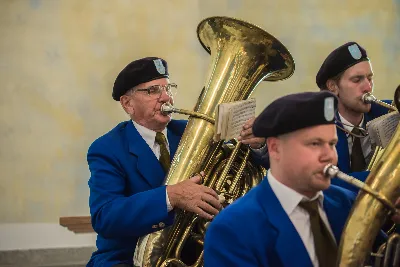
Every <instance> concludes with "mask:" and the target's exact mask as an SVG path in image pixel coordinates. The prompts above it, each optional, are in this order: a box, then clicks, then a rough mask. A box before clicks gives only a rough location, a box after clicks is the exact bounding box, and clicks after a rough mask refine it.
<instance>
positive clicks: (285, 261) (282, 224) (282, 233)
mask: <svg viewBox="0 0 400 267" xmlns="http://www.w3.org/2000/svg"><path fill="white" fill-rule="evenodd" d="M261 187H262V190H260V191H259V196H258V198H259V200H260V203H261V206H262V208H263V210H264V212H265V213H266V215H267V216H268V218H269V221H270V222H271V224H272V226H273V227H274V228H275V229H276V230H277V232H278V236H277V238H276V245H275V250H276V252H277V254H278V256H279V258H280V261H281V262H282V265H283V266H312V263H311V260H310V257H309V255H308V252H307V250H306V248H305V247H304V244H303V241H302V240H301V238H300V235H299V234H298V232H297V230H296V228H295V227H294V225H293V224H292V222H291V221H290V219H289V216H288V215H287V214H286V212H285V210H284V209H283V208H282V206H281V204H280V202H279V200H278V198H277V197H276V195H275V193H274V192H273V191H272V189H271V186H270V184H269V182H268V179H267V177H265V178H264V180H263V181H262V183H261Z"/></svg>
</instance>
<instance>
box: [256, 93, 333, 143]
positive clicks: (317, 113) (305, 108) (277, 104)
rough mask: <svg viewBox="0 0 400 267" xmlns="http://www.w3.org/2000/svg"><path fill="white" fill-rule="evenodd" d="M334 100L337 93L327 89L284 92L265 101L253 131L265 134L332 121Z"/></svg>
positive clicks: (291, 130) (294, 129)
mask: <svg viewBox="0 0 400 267" xmlns="http://www.w3.org/2000/svg"><path fill="white" fill-rule="evenodd" d="M337 104H338V99H337V97H336V96H335V95H334V94H333V93H331V92H329V91H320V92H305V93H296V94H290V95H286V96H283V97H281V98H278V99H276V100H275V101H273V102H272V103H271V104H270V105H268V106H267V107H266V108H265V109H264V110H263V111H262V112H261V114H260V115H259V116H258V117H257V118H256V120H255V121H254V124H253V133H254V135H255V136H258V137H265V138H268V137H273V136H279V135H282V134H286V133H290V132H294V131H296V130H300V129H302V128H306V127H311V126H316V125H321V124H334V123H335V111H336V108H337Z"/></svg>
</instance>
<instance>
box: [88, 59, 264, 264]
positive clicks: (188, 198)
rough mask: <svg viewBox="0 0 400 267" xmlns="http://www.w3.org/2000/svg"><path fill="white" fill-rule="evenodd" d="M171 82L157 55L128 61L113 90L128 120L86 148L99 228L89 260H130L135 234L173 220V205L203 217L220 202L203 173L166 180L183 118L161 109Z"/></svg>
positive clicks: (170, 97) (170, 98) (170, 99)
mask: <svg viewBox="0 0 400 267" xmlns="http://www.w3.org/2000/svg"><path fill="white" fill-rule="evenodd" d="M176 87H177V86H176V85H175V84H173V83H171V82H170V80H169V73H168V65H167V62H166V61H165V60H163V59H161V58H157V57H147V58H142V59H139V60H135V61H133V62H131V63H130V64H128V65H127V66H126V67H125V68H124V69H123V70H122V71H121V72H120V73H119V75H118V76H117V78H116V80H115V83H114V88H113V93H112V97H113V99H114V100H116V101H119V102H120V103H121V106H122V108H123V109H124V110H125V112H126V113H127V114H128V115H129V116H130V118H131V119H130V120H128V121H124V122H121V123H120V124H118V125H117V126H116V127H115V128H114V129H112V130H111V131H109V132H108V133H106V134H105V135H103V136H101V137H99V138H98V139H97V140H95V141H94V142H93V143H92V144H91V146H90V148H89V150H88V155H87V161H88V165H89V169H90V172H91V177H90V179H89V188H90V198H89V206H90V213H91V218H92V225H93V229H94V230H95V231H96V233H97V234H98V236H97V248H98V250H97V251H95V252H94V253H93V255H92V257H91V259H90V261H89V263H88V266H104V267H108V266H132V264H133V262H132V260H133V255H134V251H135V247H136V243H137V240H138V238H139V237H141V236H144V235H146V234H149V233H152V232H155V231H158V230H161V229H163V228H164V227H166V226H169V225H171V224H172V223H173V221H174V217H175V213H174V208H179V209H183V210H187V211H190V212H194V213H197V214H199V215H200V216H201V217H204V218H206V219H212V218H213V216H215V215H216V214H217V213H218V212H219V210H220V209H221V204H220V202H219V200H218V195H217V194H216V193H215V191H214V190H212V189H210V188H208V187H205V186H203V185H202V184H201V177H200V176H195V177H192V178H190V179H188V180H185V181H183V182H181V183H178V184H175V185H169V186H165V185H163V181H164V178H165V175H166V173H167V172H168V169H169V165H170V163H171V161H172V159H173V157H174V154H175V152H176V149H177V147H178V144H179V141H180V139H181V137H182V135H183V132H184V130H185V127H186V123H187V121H184V120H173V119H171V115H164V114H163V113H161V112H160V108H161V105H162V104H164V103H166V102H169V103H171V104H173V91H174V90H175V89H177V88H176ZM245 139H247V138H245ZM256 141H257V139H256ZM250 145H252V146H258V144H257V143H256V142H255V141H250Z"/></svg>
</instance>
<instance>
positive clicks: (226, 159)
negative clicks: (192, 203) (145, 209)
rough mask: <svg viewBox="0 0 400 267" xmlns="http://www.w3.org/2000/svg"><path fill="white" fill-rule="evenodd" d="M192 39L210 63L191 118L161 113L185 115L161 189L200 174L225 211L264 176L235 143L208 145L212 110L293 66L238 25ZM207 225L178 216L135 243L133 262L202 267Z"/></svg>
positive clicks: (220, 20)
mask: <svg viewBox="0 0 400 267" xmlns="http://www.w3.org/2000/svg"><path fill="white" fill-rule="evenodd" d="M197 35H198V38H199V41H200V43H201V45H202V46H203V47H204V49H205V50H206V51H207V52H208V53H210V54H211V63H210V66H209V71H208V76H207V79H206V82H205V84H204V87H203V90H202V92H201V94H200V96H199V98H198V101H197V104H196V106H195V108H194V111H193V112H189V111H185V110H180V109H175V108H173V107H171V106H169V107H165V110H164V112H179V113H183V114H187V115H189V120H188V124H187V127H186V129H185V132H184V134H183V136H182V139H181V141H180V143H179V146H178V149H177V151H176V153H175V156H174V159H173V161H172V164H171V168H170V170H169V172H168V174H167V177H166V180H165V184H166V185H172V184H177V183H179V182H181V181H184V180H186V179H188V178H189V177H191V176H192V175H193V174H195V173H199V172H200V171H202V170H204V172H205V177H204V183H203V184H204V185H206V186H208V187H210V188H213V189H214V190H215V191H216V192H217V193H218V194H220V197H221V199H222V200H223V203H222V204H223V206H226V205H229V204H230V203H231V202H233V201H234V200H235V199H237V198H238V197H240V196H243V195H244V194H246V193H247V192H248V191H249V190H250V189H251V188H252V187H254V186H255V185H257V184H258V183H259V182H260V181H261V179H262V178H263V177H264V176H265V174H266V170H265V169H263V168H262V167H260V166H256V165H254V164H253V163H252V161H251V160H250V158H249V157H250V151H249V148H248V147H247V146H246V145H243V144H241V143H240V142H236V141H235V140H232V141H231V142H230V143H224V142H222V141H221V142H213V135H214V125H213V120H214V119H215V114H216V108H217V106H218V105H219V104H221V103H227V102H233V101H239V100H244V99H248V98H249V97H250V95H251V93H252V92H253V90H254V88H255V87H256V86H257V85H258V84H259V83H260V82H261V81H263V80H265V81H278V80H283V79H287V78H289V77H290V76H291V75H292V74H293V72H294V68H295V63H294V60H293V58H292V56H291V54H290V53H289V51H288V50H287V49H286V48H285V46H284V45H283V44H281V43H280V42H279V41H278V40H277V39H276V38H274V37H273V36H272V35H270V34H269V33H267V32H265V31H264V30H262V29H260V28H259V27H257V26H255V25H252V24H250V23H247V22H244V21H241V20H237V19H233V18H228V17H211V18H207V19H205V20H203V21H202V22H200V24H199V25H198V28H197ZM209 223H210V222H208V221H206V220H204V219H202V218H200V217H198V216H197V215H195V214H192V213H189V212H186V211H179V210H178V211H177V217H176V219H175V222H174V224H173V225H172V226H171V227H168V228H167V229H164V230H161V231H158V232H155V233H153V234H150V235H147V236H145V237H142V238H140V239H139V247H140V248H141V249H136V251H135V258H138V255H137V254H136V253H138V251H140V250H141V251H143V252H144V253H143V255H141V261H142V263H143V266H202V265H203V242H204V234H205V231H206V229H207V226H208V225H209ZM211 223H212V222H211ZM188 250H191V252H192V253H188ZM189 256H192V257H189ZM188 257H189V259H188Z"/></svg>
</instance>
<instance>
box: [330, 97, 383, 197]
mask: <svg viewBox="0 0 400 267" xmlns="http://www.w3.org/2000/svg"><path fill="white" fill-rule="evenodd" d="M384 102H386V103H388V104H390V103H391V101H389V100H385V101H384ZM387 113H388V109H387V108H385V107H382V106H380V105H377V104H375V103H372V104H371V110H370V111H369V112H368V113H365V114H364V129H365V126H366V124H367V122H369V121H371V120H373V119H375V118H377V117H379V116H382V115H385V114H387ZM336 118H337V119H338V120H339V121H338V122H337V124H338V125H339V126H341V127H343V125H342V124H341V122H340V118H339V115H338V113H336ZM336 129H337V136H338V143H337V144H336V150H337V153H338V164H337V166H338V168H339V170H341V171H342V172H344V173H347V174H348V175H350V176H353V177H356V178H357V179H359V180H361V181H363V182H364V181H365V180H366V178H367V176H368V175H369V171H362V172H351V169H350V155H349V146H348V142H347V135H346V132H344V131H343V130H341V129H339V128H338V127H337V128H336ZM367 164H368V162H367ZM332 184H335V185H338V186H341V187H343V188H346V189H349V190H352V191H354V192H358V188H356V187H355V186H353V185H351V184H348V183H346V182H344V181H342V180H339V179H337V178H335V179H332Z"/></svg>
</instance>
